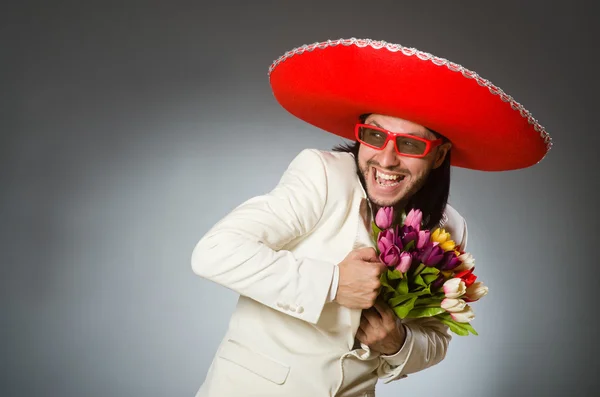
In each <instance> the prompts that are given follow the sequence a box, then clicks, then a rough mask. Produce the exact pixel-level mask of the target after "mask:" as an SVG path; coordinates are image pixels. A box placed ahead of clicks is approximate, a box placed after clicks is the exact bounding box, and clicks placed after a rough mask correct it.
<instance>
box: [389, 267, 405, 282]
mask: <svg viewBox="0 0 600 397" xmlns="http://www.w3.org/2000/svg"><path fill="white" fill-rule="evenodd" d="M387 277H388V280H399V279H401V278H403V277H402V273H401V272H400V270H396V269H394V270H390V269H388V271H387Z"/></svg>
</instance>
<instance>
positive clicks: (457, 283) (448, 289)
mask: <svg viewBox="0 0 600 397" xmlns="http://www.w3.org/2000/svg"><path fill="white" fill-rule="evenodd" d="M443 289H444V294H445V295H446V298H453V299H454V298H458V297H461V296H463V295H464V294H465V292H466V291H467V287H466V285H465V282H464V281H463V280H462V279H460V278H457V277H455V278H451V279H450V280H448V281H446V282H445V283H444V286H443Z"/></svg>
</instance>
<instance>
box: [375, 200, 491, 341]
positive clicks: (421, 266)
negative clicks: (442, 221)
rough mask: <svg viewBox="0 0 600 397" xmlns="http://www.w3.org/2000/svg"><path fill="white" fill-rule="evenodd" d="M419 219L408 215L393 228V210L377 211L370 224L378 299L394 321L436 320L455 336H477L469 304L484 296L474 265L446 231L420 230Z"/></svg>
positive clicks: (417, 215) (416, 214)
mask: <svg viewBox="0 0 600 397" xmlns="http://www.w3.org/2000/svg"><path fill="white" fill-rule="evenodd" d="M422 217H423V214H422V212H421V211H420V210H418V209H412V210H411V211H410V212H409V213H408V214H407V215H405V214H404V213H403V214H402V221H401V223H400V224H399V225H396V226H393V224H392V223H393V220H394V209H393V208H392V207H382V208H381V209H379V211H378V212H377V214H376V217H375V221H374V222H373V225H372V226H373V238H374V242H375V243H376V247H377V253H378V254H379V259H380V260H381V261H382V262H383V263H384V264H385V265H386V266H387V271H385V272H383V274H382V275H381V285H382V289H381V292H380V296H382V298H383V299H384V300H385V302H387V303H388V305H389V306H390V307H391V308H392V309H393V310H394V312H395V313H396V315H397V316H398V317H399V318H402V319H404V318H418V317H436V318H438V319H439V320H440V321H441V322H443V323H444V324H447V325H448V327H449V328H450V330H451V331H452V332H454V333H455V334H458V335H468V334H469V332H471V333H472V334H474V335H477V332H476V331H475V329H474V328H473V327H472V326H471V325H470V324H469V322H470V321H471V320H473V319H474V318H475V314H474V312H473V310H472V309H471V307H470V305H469V303H471V302H475V301H477V300H479V299H480V298H481V297H483V296H484V295H486V294H487V292H488V288H487V287H486V286H485V285H484V284H483V283H482V282H476V281H475V280H476V279H477V276H475V275H474V274H473V270H474V268H475V267H474V259H473V256H472V255H471V254H470V253H468V252H463V251H462V250H461V247H460V246H458V245H456V243H455V242H454V241H453V240H452V236H450V234H449V233H448V232H446V231H445V229H441V228H437V229H435V230H433V231H430V230H422V228H421V227H422V225H421V221H422Z"/></svg>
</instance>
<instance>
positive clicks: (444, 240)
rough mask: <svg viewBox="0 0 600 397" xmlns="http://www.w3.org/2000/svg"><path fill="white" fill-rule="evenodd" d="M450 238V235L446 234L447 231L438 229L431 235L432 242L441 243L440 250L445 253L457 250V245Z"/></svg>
mask: <svg viewBox="0 0 600 397" xmlns="http://www.w3.org/2000/svg"><path fill="white" fill-rule="evenodd" d="M450 238H451V237H450V233H448V232H446V230H445V229H440V228H437V229H435V230H434V231H433V233H431V241H433V242H434V243H439V244H440V248H442V249H443V250H444V251H453V250H454V248H456V243H455V242H454V241H453V240H450Z"/></svg>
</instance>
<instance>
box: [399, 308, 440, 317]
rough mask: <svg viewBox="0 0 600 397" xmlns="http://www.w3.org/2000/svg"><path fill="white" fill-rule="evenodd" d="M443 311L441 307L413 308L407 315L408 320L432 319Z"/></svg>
mask: <svg viewBox="0 0 600 397" xmlns="http://www.w3.org/2000/svg"><path fill="white" fill-rule="evenodd" d="M444 311H445V310H444V309H442V308H441V307H439V306H438V307H415V308H413V309H412V310H411V311H410V312H409V313H408V315H407V317H408V318H420V317H433V316H436V315H438V314H440V313H443V312H444Z"/></svg>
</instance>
